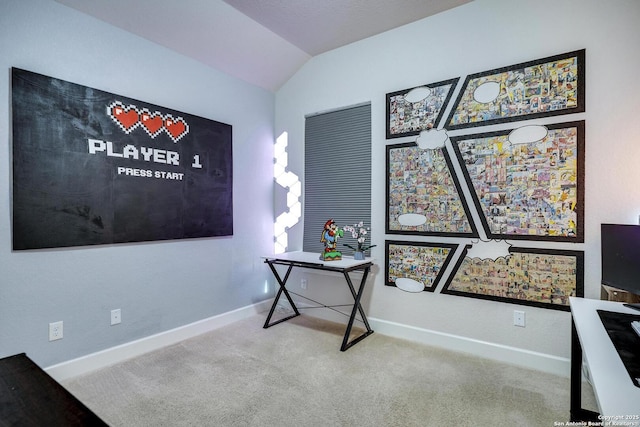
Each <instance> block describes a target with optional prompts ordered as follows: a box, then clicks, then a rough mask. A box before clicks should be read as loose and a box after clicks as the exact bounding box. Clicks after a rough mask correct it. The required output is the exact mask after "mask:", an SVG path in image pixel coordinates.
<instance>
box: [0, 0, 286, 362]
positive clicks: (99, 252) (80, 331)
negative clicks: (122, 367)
mask: <svg viewBox="0 0 640 427" xmlns="http://www.w3.org/2000/svg"><path fill="white" fill-rule="evenodd" d="M11 67H19V68H23V69H27V70H30V71H34V72H37V73H41V74H46V75H49V76H52V77H57V78H61V79H63V80H68V81H71V82H74V83H78V84H82V85H85V86H89V87H93V88H97V89H102V90H106V91H109V92H113V93H116V94H120V95H123V96H128V97H131V98H134V99H139V100H143V101H145V102H149V103H154V104H157V105H160V106H165V107H167V108H171V109H175V110H178V111H182V112H186V113H190V114H194V115H198V116H202V117H206V118H209V119H213V120H217V121H221V122H224V123H228V124H230V125H232V126H233V158H234V161H233V172H234V235H233V237H224V238H205V239H192V240H179V241H166V242H155V243H140V244H123V245H107V246H96V247H78V248H67V249H54V250H35V251H19V252H12V250H11V112H10V108H9V106H10V99H11V98H10V90H9V88H10V68H11ZM0 82H2V83H0V99H1V100H2V102H0V357H4V356H8V355H11V354H15V353H19V352H26V353H27V354H28V355H29V356H30V357H31V358H32V359H34V360H35V361H36V363H38V364H40V365H41V366H43V367H46V366H50V365H52V364H55V363H59V362H62V361H66V360H70V359H73V358H76V357H80V356H83V355H86V354H89V353H93V352H96V351H99V350H102V349H106V348H109V347H112V346H115V345H118V344H122V343H126V342H129V341H132V340H135V339H139V338H142V337H146V336H149V335H152V334H156V333H159V332H162V331H166V330H169V329H172V328H175V327H178V326H182V325H185V324H189V323H191V322H195V321H198V320H201V319H205V318H208V317H211V316H214V315H217V314H220V313H224V312H228V311H231V310H234V309H236V308H239V307H244V306H247V305H249V304H252V303H255V302H258V301H261V300H264V299H266V298H268V297H269V296H272V295H273V286H272V280H271V278H270V277H269V276H268V274H267V273H268V271H267V269H266V268H265V266H264V265H263V264H262V263H261V262H260V259H259V256H260V255H261V254H264V253H268V252H272V246H273V238H272V236H273V197H274V196H273V160H272V159H273V142H274V137H273V135H274V132H273V121H274V96H273V94H271V93H269V92H267V91H265V90H262V89H259V88H257V87H254V86H251V85H249V84H246V83H244V82H241V81H240V80H236V79H234V78H231V77H229V76H227V75H225V74H223V73H220V72H218V71H216V70H213V69H211V68H207V67H205V66H204V65H202V64H200V63H198V62H196V61H193V60H191V59H188V58H185V57H183V56H180V55H177V54H175V53H173V52H171V51H169V50H167V49H165V48H163V47H161V46H159V45H155V44H152V43H150V42H148V41H146V40H144V39H141V38H139V37H136V36H134V35H131V34H129V33H126V32H124V31H122V30H120V29H117V28H115V27H112V26H109V25H107V24H105V23H102V22H100V21H97V20H95V19H93V18H91V17H88V16H86V15H83V14H81V13H79V12H77V11H75V10H73V9H70V8H67V7H65V6H62V5H60V4H58V3H56V2H54V1H52V0H23V1H5V2H2V4H1V5H0ZM115 308H120V309H121V310H122V323H121V324H120V325H117V326H110V311H111V310H112V309H115ZM59 320H62V321H64V338H63V339H62V340H59V341H53V342H49V341H48V324H49V322H54V321H59Z"/></svg>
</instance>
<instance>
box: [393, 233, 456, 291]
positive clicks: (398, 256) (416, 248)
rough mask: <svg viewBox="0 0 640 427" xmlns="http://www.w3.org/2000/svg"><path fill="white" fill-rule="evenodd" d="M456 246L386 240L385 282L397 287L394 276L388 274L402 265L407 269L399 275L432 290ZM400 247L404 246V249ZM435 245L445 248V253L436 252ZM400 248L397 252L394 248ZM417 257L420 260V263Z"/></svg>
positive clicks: (394, 272) (435, 286)
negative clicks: (430, 250)
mask: <svg viewBox="0 0 640 427" xmlns="http://www.w3.org/2000/svg"><path fill="white" fill-rule="evenodd" d="M458 246H459V245H458V244H457V243H439V242H438V243H433V242H409V241H401V240H386V241H385V270H384V272H385V276H384V277H385V285H386V286H395V287H397V286H396V283H395V279H392V278H391V277H390V276H392V275H393V276H395V275H396V274H397V272H398V269H403V270H405V271H406V273H407V274H405V275H404V276H403V278H406V279H410V280H412V281H414V282H418V283H422V284H423V285H424V288H423V289H422V291H427V292H434V291H435V290H436V288H437V287H438V285H439V284H440V281H441V279H442V276H443V275H444V272H445V270H446V269H447V267H448V266H449V263H450V262H451V260H452V259H453V257H454V255H455V252H456V250H457V249H458ZM401 248H404V250H402V249H401ZM429 249H434V251H432V252H433V253H431V254H429V253H428V252H429ZM438 249H440V250H442V251H446V254H444V255H443V254H442V253H438V251H437V250H438ZM400 250H402V252H401V253H398V252H397V251H400ZM425 251H426V252H425ZM412 256H415V258H412ZM420 261H422V264H421V263H420ZM416 279H419V280H416Z"/></svg>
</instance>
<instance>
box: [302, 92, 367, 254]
mask: <svg viewBox="0 0 640 427" xmlns="http://www.w3.org/2000/svg"><path fill="white" fill-rule="evenodd" d="M304 171H305V173H304V239H303V250H304V251H306V252H318V253H321V252H322V251H323V249H324V245H323V244H322V243H321V242H320V237H321V234H322V230H323V228H324V224H325V223H326V222H327V220H329V219H333V220H334V221H335V222H336V225H338V227H340V228H342V227H344V226H345V225H353V224H356V223H358V222H360V221H364V223H365V225H366V226H367V227H370V226H371V104H366V105H358V106H354V107H349V108H345V109H342V110H338V111H332V112H328V113H321V114H315V115H310V116H307V117H306V120H305V164H304ZM345 243H347V244H350V245H351V246H354V247H355V246H356V244H357V243H356V241H355V239H353V238H352V237H351V235H350V234H349V233H345V236H344V238H342V239H340V240H338V250H339V251H341V252H342V253H343V254H345V255H350V254H353V251H352V250H351V249H349V248H347V247H346V246H344V244H345ZM366 244H371V241H370V239H369V238H368V239H367V242H366Z"/></svg>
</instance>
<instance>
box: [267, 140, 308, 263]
mask: <svg viewBox="0 0 640 427" xmlns="http://www.w3.org/2000/svg"><path fill="white" fill-rule="evenodd" d="M288 143H289V138H288V134H287V132H282V134H281V135H280V136H279V137H278V138H277V139H276V143H275V146H274V159H275V163H274V165H273V177H274V179H275V180H276V182H277V183H278V184H279V185H280V186H282V187H284V188H286V189H287V190H288V191H287V211H286V212H283V213H281V214H280V215H278V217H277V218H276V222H275V224H274V228H273V235H274V240H275V253H276V254H280V253H282V252H284V251H286V250H287V245H288V244H289V241H288V235H287V229H288V228H291V227H293V226H294V225H296V224H297V223H298V220H299V219H300V217H301V216H302V205H301V204H300V196H301V195H302V184H301V183H300V180H299V179H298V175H296V174H295V173H293V172H287V171H286V168H287V164H288V157H289V156H288V154H287V145H288Z"/></svg>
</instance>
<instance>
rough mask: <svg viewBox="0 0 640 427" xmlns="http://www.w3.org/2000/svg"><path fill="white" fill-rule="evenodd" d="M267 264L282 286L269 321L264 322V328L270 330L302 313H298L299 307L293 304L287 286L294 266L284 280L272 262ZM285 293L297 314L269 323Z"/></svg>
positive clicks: (272, 306)
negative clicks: (270, 327)
mask: <svg viewBox="0 0 640 427" xmlns="http://www.w3.org/2000/svg"><path fill="white" fill-rule="evenodd" d="M265 262H266V263H267V264H269V268H271V271H272V272H273V275H274V276H275V278H276V280H277V281H278V285H280V289H278V292H277V293H276V297H275V298H274V300H273V304H272V305H271V310H270V311H269V315H268V316H267V320H266V321H265V322H264V326H263V328H265V329H266V328H268V327H269V326H273V325H277V324H278V323H281V322H284V321H285V320H289V319H291V318H293V317H296V316H299V315H300V312H299V311H298V307H296V305H295V303H294V302H293V300H292V299H291V295H289V292H288V291H287V289H286V287H285V286H286V284H287V280H288V279H289V274H290V273H291V270H292V269H293V266H292V265H290V266H289V268H288V269H287V273H286V274H285V276H284V279H281V278H280V275H279V274H278V271H277V270H276V268H275V267H274V266H273V264H272V263H271V262H269V261H268V260H267V261H265ZM283 293H284V296H285V297H287V300H288V301H289V304H291V307H292V308H293V311H294V313H295V314H292V315H291V316H287V317H285V318H284V319H280V320H278V321H275V322H273V323H269V322H270V321H271V316H273V312H274V311H275V310H276V307H277V306H278V301H279V300H280V295H282V294H283Z"/></svg>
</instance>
